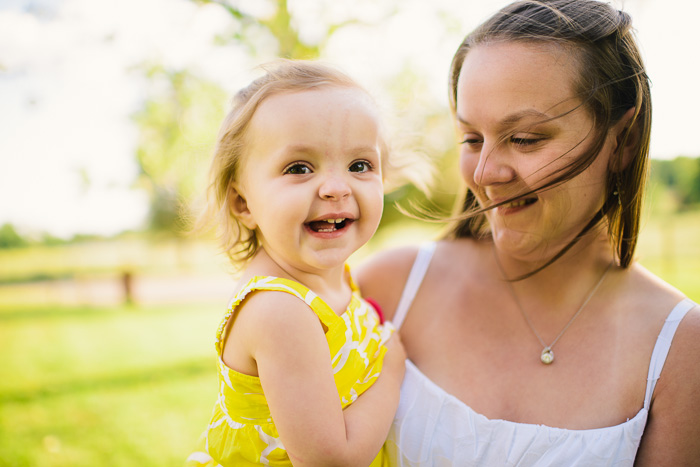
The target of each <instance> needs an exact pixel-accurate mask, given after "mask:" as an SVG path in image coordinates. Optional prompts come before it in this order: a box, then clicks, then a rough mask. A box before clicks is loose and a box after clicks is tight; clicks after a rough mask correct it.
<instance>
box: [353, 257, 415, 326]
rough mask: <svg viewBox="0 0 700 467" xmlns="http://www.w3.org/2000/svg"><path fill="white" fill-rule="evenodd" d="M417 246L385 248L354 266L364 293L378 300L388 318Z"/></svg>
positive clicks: (355, 274) (409, 268)
mask: <svg viewBox="0 0 700 467" xmlns="http://www.w3.org/2000/svg"><path fill="white" fill-rule="evenodd" d="M418 249H419V247H418V246H408V247H402V248H395V249H391V250H386V251H382V252H379V253H377V254H375V255H373V256H372V257H370V258H369V259H368V260H366V261H365V262H363V263H362V264H361V265H360V266H359V267H357V268H355V272H354V276H355V279H356V280H357V283H358V285H359V287H360V291H361V292H362V295H363V296H364V297H367V298H371V299H373V300H375V301H376V302H377V303H378V304H379V305H380V306H381V307H382V311H383V312H384V315H385V316H386V317H387V319H391V318H392V317H393V316H394V311H395V310H396V306H397V305H398V302H399V299H400V298H401V293H402V292H403V288H404V285H405V284H406V280H407V279H408V275H409V273H410V272H411V268H412V267H413V263H414V262H415V260H416V256H417V255H418Z"/></svg>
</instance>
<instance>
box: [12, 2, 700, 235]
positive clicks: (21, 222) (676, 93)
mask: <svg viewBox="0 0 700 467" xmlns="http://www.w3.org/2000/svg"><path fill="white" fill-rule="evenodd" d="M231 2H232V3H233V4H238V5H244V4H245V5H246V8H249V7H251V6H253V5H254V6H255V7H256V8H259V9H261V13H264V10H265V8H266V7H265V5H266V3H267V2H265V1H264V0H258V1H256V2H250V1H245V2H244V1H242V0H231ZM505 3H508V2H507V1H502V0H434V1H425V0H400V1H396V2H393V1H385V2H376V1H374V0H342V1H340V0H289V5H290V9H292V10H293V13H294V14H295V17H297V18H298V20H299V24H300V27H301V30H302V31H303V33H304V34H305V37H308V38H309V39H313V38H314V37H317V36H318V35H319V34H320V33H321V28H320V25H321V24H323V21H324V20H328V18H330V20H331V21H333V22H340V21H342V20H343V19H344V18H348V17H351V15H354V16H353V17H357V16H359V17H360V18H361V19H362V20H363V21H365V22H368V23H369V24H370V25H369V26H351V27H348V28H345V29H344V30H341V32H339V33H338V34H336V35H335V36H334V37H333V39H332V40H331V42H330V43H329V45H328V48H327V50H326V56H325V57H324V59H326V60H330V61H332V62H334V63H336V64H338V65H339V66H341V67H342V68H343V69H345V70H346V71H348V72H349V73H350V74H351V75H353V76H355V77H356V78H358V79H359V80H360V81H361V82H363V83H365V84H366V85H367V86H368V87H370V88H371V89H372V88H378V84H377V83H380V82H382V80H385V79H386V78H388V77H390V76H393V74H394V73H395V72H396V70H398V69H401V68H402V67H403V66H405V65H407V64H408V65H410V66H411V68H412V69H415V70H417V71H419V72H420V73H422V74H423V75H425V76H426V77H427V79H428V82H429V83H430V84H431V93H432V94H433V98H434V99H436V100H438V101H439V102H444V101H445V95H446V90H445V82H446V74H447V69H448V66H449V62H450V59H451V56H452V53H453V52H454V49H455V48H456V47H457V45H458V43H459V41H460V40H461V38H462V37H463V36H464V34H466V33H467V32H469V31H470V30H471V29H472V28H473V27H474V26H476V25H477V24H478V23H479V22H480V21H482V20H483V19H485V18H486V17H487V16H488V15H489V14H491V13H492V12H494V11H496V9H497V8H499V7H500V6H502V5H504V4H505ZM392 4H396V5H399V7H398V10H397V12H396V14H395V15H392V16H389V15H388V12H389V11H391V5H392ZM615 4H616V5H618V6H620V5H622V6H623V8H624V9H625V10H626V11H628V12H630V13H631V14H632V16H633V19H634V24H635V26H636V28H637V29H638V31H639V33H638V36H639V39H640V42H641V45H642V49H643V53H644V56H645V60H646V63H647V68H648V72H649V75H650V76H651V79H652V82H653V88H652V94H653V99H654V130H653V134H652V156H653V157H657V158H672V157H675V156H677V155H690V156H699V155H700V138H698V137H697V136H696V134H695V132H696V131H698V130H697V127H698V124H699V123H700V118H698V116H697V109H698V108H700V89H699V88H698V85H697V84H696V83H697V81H698V77H699V76H700V63H699V62H698V60H697V48H698V45H700V39H698V37H697V35H696V33H694V32H693V31H695V30H696V25H695V24H694V22H695V21H696V19H697V18H698V17H700V2H695V1H693V0H669V1H664V0H629V1H628V2H626V3H624V4H622V3H621V2H615ZM231 28H232V23H231V20H230V17H229V16H228V15H227V14H226V13H224V12H223V11H222V10H221V9H220V8H218V7H216V6H206V7H198V6H196V5H195V4H194V3H193V2H191V1H189V0H119V1H114V0H0V167H1V170H0V225H2V224H4V223H5V222H11V223H13V224H14V225H16V226H17V227H19V228H20V229H22V230H23V231H25V232H38V231H48V232H50V233H52V234H53V235H57V236H66V237H67V236H70V235H73V234H75V233H98V234H107V235H108V234H112V233H116V232H119V231H121V230H124V229H128V228H138V227H139V226H141V225H142V223H143V219H144V217H145V215H146V211H147V208H148V203H147V198H146V196H145V194H144V193H142V192H140V191H139V190H137V189H134V188H133V182H134V180H135V177H136V174H137V166H136V163H135V162H134V160H135V156H134V150H135V143H136V135H137V129H136V127H135V126H134V125H133V123H132V122H131V120H130V115H132V114H133V113H134V112H135V111H137V110H138V109H139V106H140V104H141V103H142V102H143V101H144V99H145V98H146V97H147V96H146V95H145V90H146V87H145V82H144V78H143V76H142V73H141V72H140V71H139V70H138V69H136V68H135V67H136V66H137V65H139V64H141V63H146V62H148V63H161V64H163V65H166V66H168V67H172V68H181V67H188V68H190V69H192V70H194V71H196V72H197V73H199V74H200V75H202V76H205V77H207V78H209V79H212V80H215V81H216V82H218V83H220V84H221V85H222V86H223V87H224V88H225V89H226V90H227V91H229V92H230V93H232V92H233V91H234V90H235V89H237V88H239V87H240V86H242V85H244V84H245V83H246V82H247V81H248V80H249V78H250V77H251V76H252V73H251V71H250V70H251V69H252V68H253V67H254V66H255V65H256V64H258V62H254V61H252V60H251V59H250V58H249V57H247V55H246V54H245V53H244V52H243V51H242V50H241V49H238V48H235V47H234V46H230V47H221V46H218V47H216V46H214V45H213V39H214V37H215V36H216V35H217V34H225V33H227V32H228V33H229V34H230V32H231ZM268 58H270V57H265V59H268ZM373 90H374V89H373Z"/></svg>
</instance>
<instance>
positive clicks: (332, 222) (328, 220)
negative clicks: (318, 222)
mask: <svg viewBox="0 0 700 467" xmlns="http://www.w3.org/2000/svg"><path fill="white" fill-rule="evenodd" d="M344 220H345V218H342V219H326V222H328V223H330V224H340V223H341V222H343V221H344Z"/></svg>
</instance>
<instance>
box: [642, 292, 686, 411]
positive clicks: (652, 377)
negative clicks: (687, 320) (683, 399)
mask: <svg viewBox="0 0 700 467" xmlns="http://www.w3.org/2000/svg"><path fill="white" fill-rule="evenodd" d="M695 306H697V305H696V304H695V302H693V301H692V300H690V299H688V298H686V299H684V300H683V301H681V302H680V303H678V305H676V306H675V307H673V309H672V310H671V312H670V313H669V314H668V317H667V318H666V321H665V322H664V326H663V327H662V328H661V332H660V333H659V337H658V338H657V339H656V345H655V346H654V351H653V352H652V354H651V361H650V363H649V376H647V389H646V394H645V395H644V408H645V409H647V410H649V406H650V405H651V396H652V395H653V394H654V387H656V382H657V381H658V380H659V376H660V375H661V370H662V369H663V368H664V363H665V362H666V357H667V356H668V351H669V350H670V349H671V342H672V341H673V336H674V335H675V334H676V329H678V325H679V324H680V322H681V320H682V319H683V317H684V316H685V315H686V313H688V311H690V310H692V309H693V308H694V307H695Z"/></svg>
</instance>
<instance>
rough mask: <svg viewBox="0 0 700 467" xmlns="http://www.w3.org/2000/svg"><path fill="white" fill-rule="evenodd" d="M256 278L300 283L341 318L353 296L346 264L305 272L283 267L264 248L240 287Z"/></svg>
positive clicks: (246, 272)
mask: <svg viewBox="0 0 700 467" xmlns="http://www.w3.org/2000/svg"><path fill="white" fill-rule="evenodd" d="M253 276H274V277H281V278H285V279H291V280H293V281H296V282H299V283H300V284H302V285H304V286H306V287H308V288H309V289H310V290H312V291H313V292H314V293H315V294H316V295H318V296H319V297H321V299H323V301H325V302H326V303H327V304H328V305H329V306H330V307H331V308H332V309H333V311H335V312H336V313H337V314H338V315H340V314H342V313H343V312H345V309H346V308H347V306H348V304H349V303H350V298H351V296H352V289H351V287H350V280H349V277H347V273H346V271H345V265H344V264H341V265H339V266H338V267H336V268H332V269H323V270H319V271H305V270H302V269H299V268H294V267H292V266H289V265H280V264H279V263H278V262H276V261H275V260H274V259H273V258H272V257H271V256H270V255H269V254H268V253H267V252H266V251H265V250H264V249H263V248H261V249H260V250H259V251H258V252H257V253H256V254H255V257H254V258H253V259H252V260H251V261H250V263H249V264H248V266H247V267H246V268H245V270H244V271H243V275H242V277H241V283H245V282H247V281H248V280H250V278H251V277H253Z"/></svg>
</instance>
